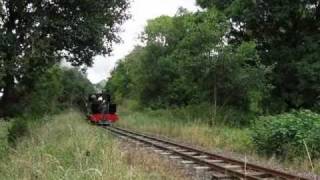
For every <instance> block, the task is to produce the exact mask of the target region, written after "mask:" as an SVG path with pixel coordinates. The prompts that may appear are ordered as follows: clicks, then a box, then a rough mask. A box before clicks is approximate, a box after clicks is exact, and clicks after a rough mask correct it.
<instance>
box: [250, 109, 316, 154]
mask: <svg viewBox="0 0 320 180" xmlns="http://www.w3.org/2000/svg"><path fill="white" fill-rule="evenodd" d="M319 129H320V114H317V113H314V112H311V111H309V110H302V111H293V112H291V113H285V114H280V115H275V116H266V117H261V118H260V119H259V121H257V123H256V124H255V125H254V126H253V128H252V133H251V137H252V140H253V143H254V144H255V146H256V147H257V151H258V152H260V153H262V154H265V155H268V156H270V155H276V156H278V157H282V158H289V159H290V158H292V157H295V156H298V157H301V156H303V155H304V154H306V147H305V144H306V145H307V147H308V150H309V152H310V155H311V157H312V158H320V134H319V133H318V132H319Z"/></svg>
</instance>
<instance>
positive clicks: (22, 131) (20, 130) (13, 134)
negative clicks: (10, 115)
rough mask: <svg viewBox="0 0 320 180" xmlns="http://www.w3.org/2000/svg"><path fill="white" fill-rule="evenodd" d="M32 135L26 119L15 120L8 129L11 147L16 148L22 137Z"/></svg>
mask: <svg viewBox="0 0 320 180" xmlns="http://www.w3.org/2000/svg"><path fill="white" fill-rule="evenodd" d="M29 133H30V130H29V128H28V123H27V121H26V120H25V119H15V120H14V121H13V123H12V125H11V127H10V128H9V129H8V136H7V139H8V143H9V145H10V146H12V147H15V146H16V144H17V142H18V141H19V139H20V138H21V137H24V136H26V135H27V134H29Z"/></svg>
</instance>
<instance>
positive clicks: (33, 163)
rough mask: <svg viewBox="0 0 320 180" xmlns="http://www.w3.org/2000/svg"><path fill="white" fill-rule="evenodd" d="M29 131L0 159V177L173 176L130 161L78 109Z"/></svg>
mask: <svg viewBox="0 0 320 180" xmlns="http://www.w3.org/2000/svg"><path fill="white" fill-rule="evenodd" d="M30 131H31V133H30V135H28V136H27V137H24V138H22V139H21V140H20V141H19V142H18V144H17V146H16V148H15V149H10V150H8V152H7V154H6V157H4V159H3V160H2V161H1V162H0V179H49V180H50V179H108V180H109V179H110V180H112V179H114V180H118V179H151V178H153V179H154V178H157V177H164V178H163V179H170V176H169V175H168V174H163V173H161V172H157V171H154V172H153V173H152V174H149V172H148V171H147V170H146V169H143V167H138V166H135V165H132V164H128V163H127V162H126V159H127V156H128V155H127V153H124V152H122V151H121V148H120V144H119V142H118V141H115V140H114V138H112V137H111V136H110V135H109V134H108V133H106V131H105V130H103V129H102V128H97V127H96V126H91V125H89V124H88V123H87V122H85V121H84V118H83V116H82V115H80V114H79V113H77V112H74V111H71V112H68V113H64V114H62V115H58V116H54V117H53V118H52V119H51V120H49V121H48V122H47V123H44V124H42V125H41V126H36V125H31V129H30ZM158 179H161V178H158Z"/></svg>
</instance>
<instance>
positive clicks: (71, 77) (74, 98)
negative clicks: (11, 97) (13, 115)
mask: <svg viewBox="0 0 320 180" xmlns="http://www.w3.org/2000/svg"><path fill="white" fill-rule="evenodd" d="M92 92H94V88H93V85H92V84H91V83H90V82H89V80H88V79H87V78H86V77H85V75H84V74H83V73H82V72H80V71H79V70H78V69H68V68H61V67H58V66H54V67H52V68H50V69H49V70H47V71H46V72H45V73H43V74H42V75H41V76H40V77H39V78H38V81H37V82H36V84H35V90H34V91H33V92H32V93H30V94H29V95H27V96H25V99H24V102H23V103H22V105H24V106H26V107H25V108H24V109H21V110H20V111H22V112H24V113H25V114H28V115H29V116H32V115H36V116H38V115H40V116H41V115H44V114H50V113H55V112H58V111H60V110H62V109H65V108H68V107H76V108H80V109H81V110H85V99H86V98H87V95H88V94H89V93H92Z"/></svg>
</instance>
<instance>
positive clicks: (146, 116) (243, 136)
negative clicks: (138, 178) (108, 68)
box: [119, 107, 320, 176]
mask: <svg viewBox="0 0 320 180" xmlns="http://www.w3.org/2000/svg"><path fill="white" fill-rule="evenodd" d="M120 116H121V121H120V122H119V126H121V127H124V128H129V129H134V130H137V131H140V132H147V133H151V134H157V135H161V136H166V137H168V138H173V139H176V140H178V141H182V142H185V143H188V144H191V145H195V146H199V147H203V148H204V149H208V150H212V151H214V152H217V153H220V154H223V155H226V156H233V157H235V158H238V159H244V158H246V159H247V160H249V161H250V162H253V163H257V164H261V165H264V166H270V167H273V168H278V169H286V170H288V171H291V172H301V173H300V174H301V175H307V176H310V175H311V173H310V172H312V171H313V172H314V173H316V174H320V161H316V162H313V166H314V170H312V169H311V165H310V162H309V159H308V157H307V156H305V157H298V158H297V159H293V160H284V161H283V160H279V159H277V158H275V157H271V158H270V157H262V156H259V155H258V154H257V153H256V149H255V147H254V145H253V143H252V140H251V138H250V135H249V133H250V130H249V129H248V128H235V127H230V126H227V125H224V124H222V123H220V124H219V123H215V124H214V126H212V127H210V126H208V124H207V123H204V122H206V121H205V120H203V119H202V120H199V119H197V118H196V117H190V116H188V113H186V114H185V115H181V114H179V115H178V116H177V113H175V112H173V111H172V110H156V111H151V110H144V111H134V112H133V111H130V110H129V109H127V108H126V107H122V109H121V113H120Z"/></svg>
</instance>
